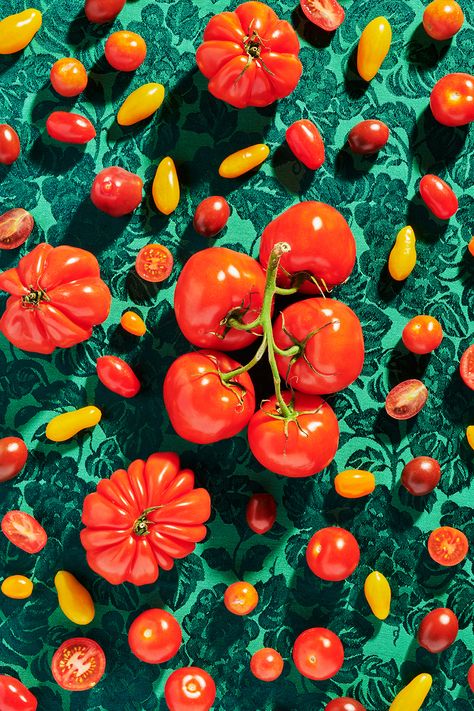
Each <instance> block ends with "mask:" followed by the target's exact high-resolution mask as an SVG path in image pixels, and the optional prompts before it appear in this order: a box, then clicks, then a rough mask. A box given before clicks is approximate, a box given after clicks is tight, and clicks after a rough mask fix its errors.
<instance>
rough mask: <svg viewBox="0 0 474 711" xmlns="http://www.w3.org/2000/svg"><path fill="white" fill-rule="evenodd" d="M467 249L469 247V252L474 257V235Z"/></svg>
mask: <svg viewBox="0 0 474 711" xmlns="http://www.w3.org/2000/svg"><path fill="white" fill-rule="evenodd" d="M467 249H468V251H469V254H470V255H471V257H474V237H471V239H470V240H469V244H468V246H467Z"/></svg>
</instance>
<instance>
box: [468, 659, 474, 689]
mask: <svg viewBox="0 0 474 711" xmlns="http://www.w3.org/2000/svg"><path fill="white" fill-rule="evenodd" d="M467 682H468V684H469V686H470V689H471V691H472V693H473V694H474V664H471V666H470V667H469V671H468V673H467Z"/></svg>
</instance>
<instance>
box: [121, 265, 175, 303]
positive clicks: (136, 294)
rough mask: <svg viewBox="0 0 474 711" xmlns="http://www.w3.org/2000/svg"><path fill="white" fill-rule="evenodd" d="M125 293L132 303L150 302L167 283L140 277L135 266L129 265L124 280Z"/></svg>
mask: <svg viewBox="0 0 474 711" xmlns="http://www.w3.org/2000/svg"><path fill="white" fill-rule="evenodd" d="M125 285H126V288H127V293H128V295H129V296H130V299H131V300H132V301H133V303H134V304H152V303H153V302H154V299H155V298H156V296H157V294H158V293H159V291H160V289H163V288H166V287H167V286H169V284H167V283H165V284H162V283H161V282H150V281H145V280H144V279H140V277H139V276H138V274H137V272H136V270H135V267H131V269H130V271H129V272H128V274H127V278H126V281H125Z"/></svg>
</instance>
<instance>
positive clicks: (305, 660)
mask: <svg viewBox="0 0 474 711" xmlns="http://www.w3.org/2000/svg"><path fill="white" fill-rule="evenodd" d="M293 661H294V663H295V665H296V668H297V669H298V671H299V673H300V674H302V675H303V676H306V677H308V679H314V680H315V681H323V680H324V679H331V677H333V676H334V675H335V674H337V672H338V671H339V669H340V668H341V667H342V664H343V662H344V647H343V646H342V643H341V640H340V639H339V637H338V636H337V634H334V632H331V630H328V629H325V628H324V627H311V628H310V629H308V630H305V631H304V632H302V633H301V634H300V635H299V636H298V637H297V638H296V641H295V644H294V647H293Z"/></svg>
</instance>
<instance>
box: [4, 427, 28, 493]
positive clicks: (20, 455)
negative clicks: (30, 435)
mask: <svg viewBox="0 0 474 711" xmlns="http://www.w3.org/2000/svg"><path fill="white" fill-rule="evenodd" d="M27 458H28V450H27V448H26V444H25V443H24V442H23V440H22V439H20V437H2V439H0V482H1V481H8V480H9V479H13V477H14V476H16V475H17V474H19V473H20V472H21V470H22V469H23V467H24V466H25V464H26V460H27Z"/></svg>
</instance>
